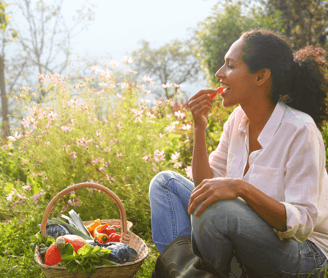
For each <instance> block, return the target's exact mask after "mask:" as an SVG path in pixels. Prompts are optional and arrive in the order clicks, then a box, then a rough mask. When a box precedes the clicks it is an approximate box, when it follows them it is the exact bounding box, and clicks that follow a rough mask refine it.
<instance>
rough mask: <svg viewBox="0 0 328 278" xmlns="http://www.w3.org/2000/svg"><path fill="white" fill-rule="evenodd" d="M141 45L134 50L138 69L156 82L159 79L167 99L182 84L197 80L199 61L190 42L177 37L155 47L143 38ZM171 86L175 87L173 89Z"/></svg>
mask: <svg viewBox="0 0 328 278" xmlns="http://www.w3.org/2000/svg"><path fill="white" fill-rule="evenodd" d="M141 45H142V47H141V48H140V49H138V50H135V51H133V52H132V58H133V60H134V62H135V64H136V66H135V67H136V70H137V71H138V73H139V75H149V76H150V77H151V78H153V79H154V80H155V81H156V82H157V81H159V82H160V84H162V87H163V89H164V92H165V97H166V99H170V98H172V97H173V96H175V95H176V93H177V90H178V88H179V85H180V84H182V83H184V82H187V81H189V82H195V81H197V78H198V73H199V62H198V59H196V58H195V57H194V56H195V55H194V50H193V47H192V45H191V44H190V42H188V41H185V42H181V41H179V40H178V39H175V40H172V41H171V42H169V43H166V44H165V45H163V46H161V47H159V48H155V49H153V48H151V47H150V43H149V42H147V41H145V40H142V41H141ZM174 85H175V86H174ZM169 88H173V91H172V90H170V89H169ZM157 94H158V96H159V97H160V96H161V95H162V93H161V92H159V91H158V92H157Z"/></svg>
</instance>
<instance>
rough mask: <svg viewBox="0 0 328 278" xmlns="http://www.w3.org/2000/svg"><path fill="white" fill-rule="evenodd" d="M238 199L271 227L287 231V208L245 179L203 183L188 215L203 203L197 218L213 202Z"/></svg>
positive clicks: (217, 179) (197, 212) (193, 199)
mask: <svg viewBox="0 0 328 278" xmlns="http://www.w3.org/2000/svg"><path fill="white" fill-rule="evenodd" d="M238 197H241V198H242V199H244V200H245V201H246V203H247V204H248V205H249V206H250V207H251V208H252V209H253V210H254V211H255V212H256V213H257V214H258V215H259V216H261V217H262V219H264V220H265V221H266V222H267V223H268V224H269V225H270V226H271V227H273V228H275V229H276V230H278V231H286V229H287V228H286V220H287V214H286V209H285V206H284V205H283V204H281V203H280V202H278V201H276V200H274V199H273V198H271V197H269V196H268V195H266V194H265V193H263V192H262V191H260V190H258V189H257V188H255V187H254V186H253V185H251V184H250V183H248V182H246V181H245V180H243V179H231V178H214V179H211V180H204V181H202V182H201V183H200V184H199V186H198V187H197V188H196V189H195V190H194V191H193V192H192V194H191V196H190V201H189V207H188V213H189V214H192V213H193V212H194V210H195V209H196V208H197V206H198V205H199V204H200V203H202V202H203V203H202V204H201V205H200V207H199V208H198V209H197V211H196V213H195V216H199V215H201V214H202V213H203V211H204V210H205V209H206V208H207V207H208V206H209V205H210V204H211V203H213V202H216V201H220V200H231V199H236V198H238Z"/></svg>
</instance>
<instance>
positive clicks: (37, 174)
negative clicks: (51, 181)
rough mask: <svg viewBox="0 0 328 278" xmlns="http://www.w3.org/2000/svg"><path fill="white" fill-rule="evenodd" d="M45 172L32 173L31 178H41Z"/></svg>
mask: <svg viewBox="0 0 328 278" xmlns="http://www.w3.org/2000/svg"><path fill="white" fill-rule="evenodd" d="M44 173H45V172H42V173H36V174H35V173H32V176H33V177H42V176H43V174H44Z"/></svg>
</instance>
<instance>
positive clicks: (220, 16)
mask: <svg viewBox="0 0 328 278" xmlns="http://www.w3.org/2000/svg"><path fill="white" fill-rule="evenodd" d="M222 6H223V8H224V9H222ZM212 10H213V12H212V15H211V16H209V17H207V18H206V19H205V20H204V21H203V22H201V23H199V24H198V27H197V29H196V30H195V36H194V41H195V42H194V45H197V46H198V53H197V55H198V58H199V59H200V60H201V66H202V70H203V72H204V74H205V76H206V79H207V80H208V82H209V84H213V85H217V84H218V79H217V78H216V77H215V73H216V71H217V70H218V69H219V68H220V67H221V66H222V65H223V64H224V56H225V54H226V53H227V52H228V50H229V48H230V46H231V44H232V43H233V42H234V41H236V40H237V39H238V38H239V37H240V35H241V33H242V32H244V31H247V30H250V29H254V28H270V29H275V30H277V31H279V30H281V27H280V25H281V23H280V21H279V19H280V14H279V12H275V13H274V14H273V15H271V16H269V17H267V16H263V15H262V14H263V12H262V10H261V8H259V7H253V8H250V10H249V13H248V14H246V15H245V14H243V13H242V9H241V5H240V4H228V3H226V4H223V5H219V4H217V5H215V6H214V7H213V9H212Z"/></svg>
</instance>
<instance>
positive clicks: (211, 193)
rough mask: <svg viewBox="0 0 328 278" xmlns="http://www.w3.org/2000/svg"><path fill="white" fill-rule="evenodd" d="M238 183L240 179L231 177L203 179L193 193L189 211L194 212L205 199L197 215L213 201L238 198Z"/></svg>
mask: <svg viewBox="0 0 328 278" xmlns="http://www.w3.org/2000/svg"><path fill="white" fill-rule="evenodd" d="M238 184H239V182H238V180H236V179H230V178H214V179H210V180H203V181H202V182H201V183H200V184H199V185H198V186H197V187H196V188H195V189H194V191H193V192H192V193H191V196H190V200H189V205H188V213H189V214H192V213H193V212H194V210H195V209H196V208H197V206H198V205H199V204H200V203H201V202H203V201H204V202H203V203H202V204H201V206H200V207H199V208H198V210H197V211H196V213H195V216H199V215H201V214H202V213H203V211H204V210H205V209H206V208H207V207H208V206H209V205H210V204H212V203H213V202H216V201H221V200H230V199H236V198H238V197H239V192H238V191H239V190H238V188H239V187H238Z"/></svg>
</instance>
